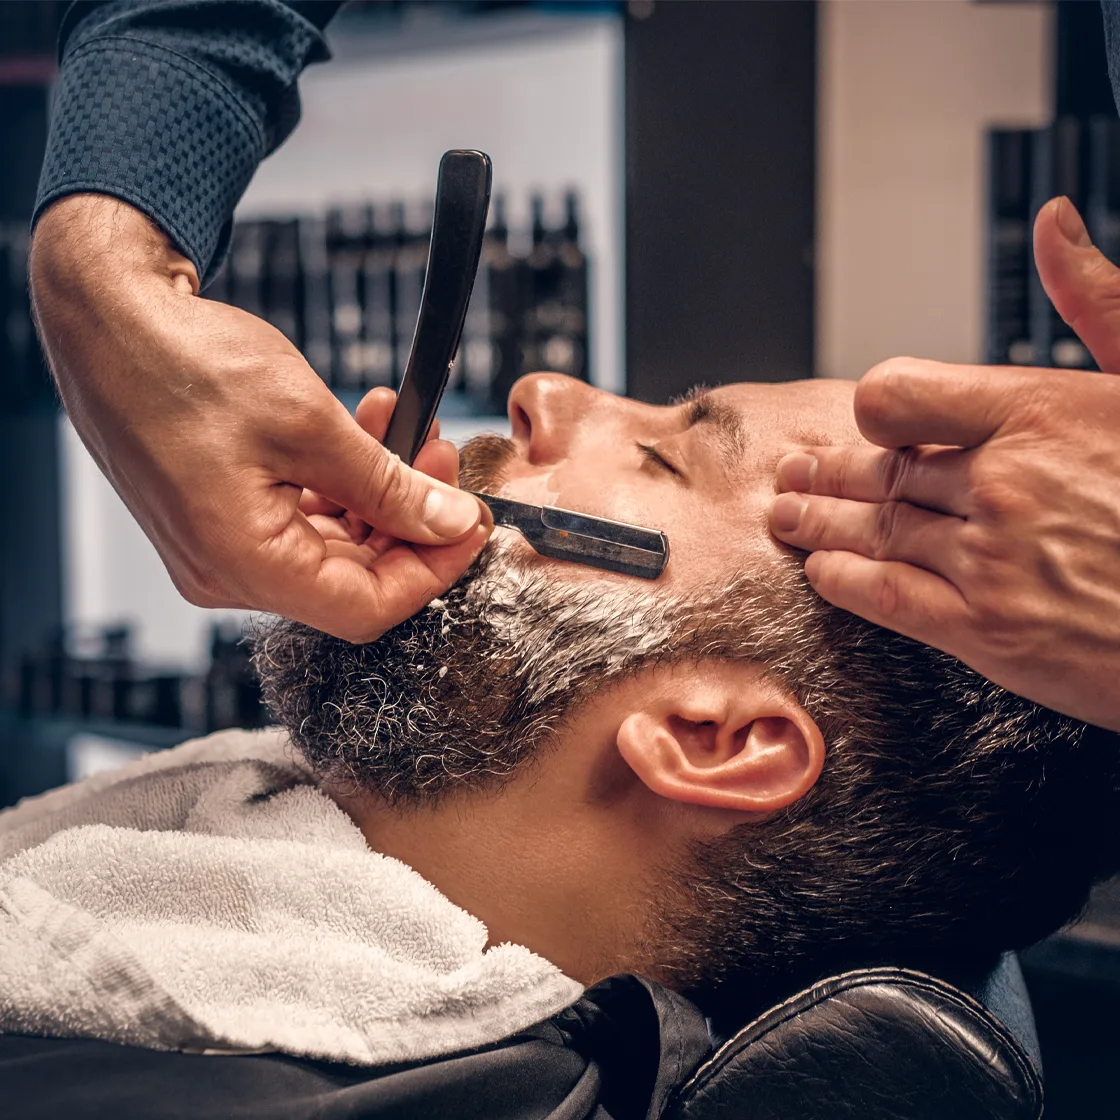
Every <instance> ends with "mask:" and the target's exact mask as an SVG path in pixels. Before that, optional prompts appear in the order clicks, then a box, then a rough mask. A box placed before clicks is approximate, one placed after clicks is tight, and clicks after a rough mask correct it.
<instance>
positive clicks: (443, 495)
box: [279, 404, 482, 544]
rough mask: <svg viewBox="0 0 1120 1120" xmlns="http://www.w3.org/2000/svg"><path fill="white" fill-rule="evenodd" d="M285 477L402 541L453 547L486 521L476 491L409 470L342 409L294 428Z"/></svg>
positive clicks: (323, 411)
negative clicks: (474, 494)
mask: <svg viewBox="0 0 1120 1120" xmlns="http://www.w3.org/2000/svg"><path fill="white" fill-rule="evenodd" d="M279 450H280V453H281V456H282V460H283V461H282V466H281V470H282V471H283V475H282V477H283V476H286V477H288V478H298V479H299V481H300V482H301V483H302V484H303V486H304V487H305V488H307V489H309V490H313V491H315V492H316V493H318V494H321V495H322V496H323V497H324V498H326V499H328V500H330V501H333V502H335V503H337V504H338V505H340V506H342V507H344V508H345V509H347V510H349V511H350V512H351V513H353V514H355V515H356V516H358V517H359V518H361V519H362V520H363V521H366V522H367V523H368V524H370V525H372V526H374V527H375V528H377V529H379V530H380V531H381V532H384V533H388V534H390V535H392V536H394V537H398V538H400V539H402V540H408V541H414V542H416V543H418V544H446V543H448V542H450V541H457V540H461V539H464V538H465V537H466V536H467V535H468V534H469V533H471V532H472V531H473V530H474V528H475V527H476V526H477V525H478V524H479V521H480V519H481V517H482V507H481V504H480V503H479V502H478V501H477V500H476V499H475V498H472V497H471V496H470V495H469V494H465V493H464V492H463V491H461V490H458V489H456V488H455V487H453V486H450V485H448V484H446V483H442V482H439V481H437V480H435V479H432V478H430V477H429V476H427V475H425V474H423V473H422V472H421V471H419V470H416V469H414V468H412V467H409V466H407V465H406V464H405V463H403V462H401V460H400V459H399V458H398V457H397V456H396V455H392V454H390V453H389V452H388V451H386V450H385V448H384V447H382V445H381V444H380V443H379V442H378V441H377V440H376V439H374V438H373V437H372V436H370V435H369V434H368V433H367V432H365V431H363V430H362V428H361V427H360V425H359V424H358V423H356V422H355V420H354V419H353V418H351V416H350V415H349V414H348V413H347V411H346V409H345V408H344V407H343V406H342V405H341V404H339V405H338V407H337V409H334V408H320V409H318V410H317V411H316V413H315V414H314V416H313V422H306V423H304V424H302V425H296V424H293V425H292V427H291V430H290V433H289V435H288V439H286V440H283V442H282V443H281V446H280V449H279Z"/></svg>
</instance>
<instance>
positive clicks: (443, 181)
mask: <svg viewBox="0 0 1120 1120" xmlns="http://www.w3.org/2000/svg"><path fill="white" fill-rule="evenodd" d="M492 177H493V170H492V167H491V164H490V157H489V156H488V155H486V154H485V153H484V152H474V151H452V152H445V153H444V155H443V158H442V159H441V160H440V161H439V181H438V183H437V184H436V209H435V217H434V218H433V220H432V241H431V244H430V245H429V247H428V268H427V272H426V274H425V276H424V293H423V295H422V296H421V298H420V314H419V316H418V317H417V319H416V333H415V334H414V335H413V337H412V350H411V351H410V352H409V355H408V365H407V366H406V367H405V371H404V380H403V381H402V382H401V387H400V390H399V391H398V393H397V403H396V407H395V408H394V409H393V415H392V416H391V417H390V419H389V427H388V430H387V431H386V433H385V439H384V441H383V442H384V445H385V447H387V448H388V449H389V450H390V451H392V452H393V453H394V454H396V455H399V456H400V457H401V459H403V460H404V461H405V462H406V463H408V464H410V465H411V463H412V461H413V460H414V459H415V458H416V455H417V453H418V452H419V451H420V448H421V447H423V446H424V440H425V439H427V438H428V431H429V430H430V429H431V426H432V421H433V420H434V419H435V416H436V409H437V408H438V407H439V402H440V398H441V397H442V396H443V391H444V389H445V388H446V387H447V378H448V376H449V374H450V373H451V363H452V361H453V360H454V358H455V351H456V350H458V348H459V337H460V335H462V333H463V320H464V319H465V318H466V314H467V304H468V303H469V302H470V298H471V289H472V288H473V287H474V278H475V273H476V272H477V271H478V259H479V256H480V254H481V253H482V237H483V234H484V233H485V232H486V214H487V211H488V210H489V209H490V183H491V179H492Z"/></svg>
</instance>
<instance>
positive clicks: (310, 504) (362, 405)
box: [299, 386, 459, 517]
mask: <svg viewBox="0 0 1120 1120" xmlns="http://www.w3.org/2000/svg"><path fill="white" fill-rule="evenodd" d="M396 403H397V394H396V393H394V392H393V390H392V389H389V388H386V387H384V386H379V387H378V388H376V389H370V391H369V392H368V393H366V395H365V396H364V397H362V399H361V400H360V401H359V402H358V407H357V409H356V410H355V413H354V419H355V420H356V421H357V422H358V426H359V427H360V428H362V429H363V430H364V431H366V432H368V433H369V434H370V435H371V436H373V438H374V439H375V440H377V441H378V442H379V443H380V442H381V441H382V440H384V438H385V433H386V431H388V428H389V418H390V417H391V416H392V415H393V408H394V406H395V405H396ZM438 439H439V420H438V419H436V420H433V421H432V427H431V431H429V432H428V436H427V439H426V441H425V446H424V447H422V448H421V449H420V454H419V455H418V456H417V458H416V462H415V463H413V466H414V467H415V468H416V469H417V470H420V471H423V472H424V473H425V474H428V475H431V476H432V478H438V479H439V480H440V481H441V482H446V483H448V484H449V485H451V486H457V485H458V484H459V461H458V452H455V469H454V471H451V472H449V471H448V469H447V464H449V462H450V456H449V455H448V453H447V451H446V450H444V451H442V452H441V453H440V457H439V458H438V459H436V460H432V459H428V458H424V459H423V461H421V459H422V458H423V456H424V451H425V450H426V448H427V446H428V445H429V444H431V443H432V442H434V441H435V440H438ZM449 446H451V445H449ZM449 473H450V474H451V477H448V474H449ZM299 508H300V511H301V512H303V513H306V514H307V515H308V516H311V515H313V514H323V515H325V516H327V517H337V516H339V515H340V514H342V513H344V512H345V508H344V507H343V506H341V505H339V503H338V502H332V501H331V500H330V499H329V498H326V497H324V496H323V495H322V494H317V493H315V491H314V490H304V492H303V494H302V496H301V497H300V500H299Z"/></svg>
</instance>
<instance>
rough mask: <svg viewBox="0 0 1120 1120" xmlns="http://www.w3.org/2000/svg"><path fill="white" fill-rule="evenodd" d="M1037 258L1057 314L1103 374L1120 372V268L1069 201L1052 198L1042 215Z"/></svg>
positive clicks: (1037, 230) (1038, 224)
mask: <svg viewBox="0 0 1120 1120" xmlns="http://www.w3.org/2000/svg"><path fill="white" fill-rule="evenodd" d="M1034 257H1035V264H1036V265H1037V266H1038V275H1039V278H1040V279H1041V281H1042V286H1043V288H1044V289H1045V290H1046V294H1047V295H1048V296H1049V297H1050V301H1051V302H1052V303H1053V304H1054V307H1055V308H1056V309H1057V312H1058V314H1059V315H1061V317H1062V318H1063V319H1064V320H1065V321H1066V322H1067V323H1068V324H1069V326H1070V327H1071V328H1072V329H1073V330H1074V331H1075V332H1076V333H1077V336H1078V337H1079V338H1080V339H1081V341H1082V342H1083V343H1085V345H1086V346H1087V347H1088V349H1089V352H1090V353H1091V354H1092V355H1093V357H1094V358H1095V359H1096V362H1097V365H1099V366H1100V368H1101V369H1102V370H1105V371H1106V372H1113V373H1115V372H1120V269H1118V268H1116V267H1115V265H1113V264H1112V263H1111V262H1110V261H1109V260H1108V259H1107V258H1106V257H1105V255H1104V254H1103V253H1102V252H1101V251H1100V250H1099V249H1097V248H1096V246H1095V245H1093V242H1092V241H1091V240H1090V238H1089V232H1088V230H1087V229H1086V228H1085V223H1084V222H1083V221H1082V219H1081V215H1080V214H1079V213H1078V212H1077V207H1075V206H1074V205H1073V203H1072V202H1070V200H1069V199H1068V198H1052V199H1051V200H1050V201H1049V202H1048V203H1046V205H1045V206H1043V208H1042V209H1041V210H1040V211H1039V212H1038V217H1037V218H1036V219H1035V223H1034Z"/></svg>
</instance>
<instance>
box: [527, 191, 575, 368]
mask: <svg viewBox="0 0 1120 1120" xmlns="http://www.w3.org/2000/svg"><path fill="white" fill-rule="evenodd" d="M565 202H566V216H565V221H564V223H563V224H562V225H560V226H558V227H554V228H551V229H549V228H547V227H546V225H545V221H544V200H543V198H542V197H541V196H540V195H539V194H538V195H534V196H533V198H532V214H533V248H532V249H531V251H530V253H529V256H528V259H527V262H526V263H527V266H528V283H527V293H526V308H525V316H524V319H523V323H524V326H523V362H522V366H523V370H524V371H525V372H529V371H531V370H553V371H555V372H557V373H566V374H567V375H568V376H569V377H578V378H580V379H581V380H587V378H588V372H589V371H588V366H587V258H586V257H585V256H584V254H583V251H582V249H580V246H579V211H578V201H577V198H576V195H575V193H574V192H571V191H569V192H568V193H567V196H566V199H565Z"/></svg>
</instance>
